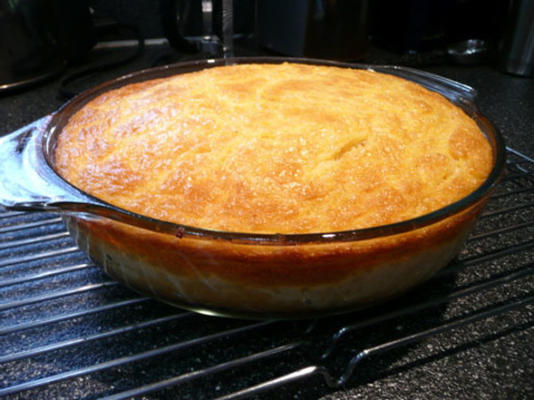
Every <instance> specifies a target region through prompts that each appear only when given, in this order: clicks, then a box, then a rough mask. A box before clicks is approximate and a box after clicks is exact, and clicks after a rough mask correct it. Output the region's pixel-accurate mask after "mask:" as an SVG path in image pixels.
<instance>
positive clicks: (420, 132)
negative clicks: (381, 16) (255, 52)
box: [55, 64, 492, 233]
mask: <svg viewBox="0 0 534 400" xmlns="http://www.w3.org/2000/svg"><path fill="white" fill-rule="evenodd" d="M55 155H56V166H57V168H58V171H59V172H60V174H61V175H62V176H64V177H65V178H66V179H67V180H68V181H69V182H71V183H72V184H74V185H75V186H77V187H79V188H81V189H83V190H85V191H87V192H89V193H91V194H93V195H95V196H97V197H99V198H101V199H103V200H106V201H108V202H110V203H112V204H115V205H117V206H119V207H122V208H126V209H129V210H131V211H134V212H137V213H139V214H143V215H148V216H151V217H154V218H158V219H163V220H167V221H172V222H176V223H180V224H185V225H192V226H197V227H202V228H211V229H220V230H229V231H241V232H280V233H303V232H318V231H323V232H325V231H337V230H346V229H356V228H363V227H369V226H376V225H383V224H387V223H392V222H397V221H401V220H405V219H409V218H412V217H416V216H419V215H422V214H425V213H427V212H429V211H432V210H435V209H437V208H440V207H443V206H445V205H447V204H449V203H451V202H453V201H455V200H458V199H460V198H462V197H464V196H466V195H467V194H469V193H470V192H472V191H473V190H474V189H476V188H477V187H478V186H479V185H480V184H481V183H482V181H483V180H484V179H485V178H486V176H487V175H488V173H489V171H490V169H491V164H492V157H491V149H490V146H489V144H488V143H487V141H486V139H485V138H484V137H483V135H482V133H481V132H480V130H479V129H478V127H477V125H476V124H475V122H474V121H473V120H471V119H470V118H469V117H468V116H466V115H465V114H464V112H463V111H462V110H461V109H459V108H458V107H456V106H454V105H453V104H451V103H450V102H449V101H447V100H446V99H444V98H443V97H442V96H440V95H438V94H436V93H432V92H430V91H428V90H426V89H424V88H422V87H421V86H418V85H416V84H414V83H411V82H408V81H405V80H402V79H399V78H396V77H393V76H389V75H384V74H380V73H376V72H371V71H359V70H350V69H342V68H334V67H319V66H308V65H295V64H282V65H267V64H255V65H254V64H249V65H239V66H230V67H218V68H212V69H208V70H204V71H201V72H196V73H191V74H184V75H178V76H175V77H171V78H167V79H160V80H154V81H148V82H144V83H139V84H134V85H129V86H125V87H123V88H121V89H118V90H114V91H110V92H108V93H106V94H104V95H101V96H100V97H97V98H96V99H94V100H93V101H91V102H90V103H88V104H87V105H86V106H85V107H84V108H83V109H81V110H80V111H78V112H77V113H76V114H75V115H74V116H73V117H72V118H71V119H70V121H69V123H68V125H67V126H66V127H65V129H64V131H63V132H62V133H61V134H60V137H59V139H58V145H57V148H56V154H55Z"/></svg>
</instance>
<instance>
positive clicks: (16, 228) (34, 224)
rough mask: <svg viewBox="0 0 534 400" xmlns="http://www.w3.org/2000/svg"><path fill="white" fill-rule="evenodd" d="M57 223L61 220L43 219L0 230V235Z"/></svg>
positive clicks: (57, 218) (55, 218)
mask: <svg viewBox="0 0 534 400" xmlns="http://www.w3.org/2000/svg"><path fill="white" fill-rule="evenodd" d="M59 223H61V218H60V217H54V218H48V219H44V220H41V221H36V222H27V223H23V224H17V225H9V226H6V227H3V228H0V234H3V233H8V232H15V231H21V230H23V229H30V228H39V227H41V226H45V225H53V224H59Z"/></svg>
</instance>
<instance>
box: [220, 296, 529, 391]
mask: <svg viewBox="0 0 534 400" xmlns="http://www.w3.org/2000/svg"><path fill="white" fill-rule="evenodd" d="M533 303H534V296H531V297H528V298H525V299H522V300H519V301H516V302H514V303H511V304H506V305H504V306H499V307H495V308H493V309H491V310H488V311H482V312H478V313H476V314H473V315H470V316H468V317H465V318H462V319H459V320H456V321H453V322H448V323H445V324H442V325H439V326H437V327H435V328H432V329H428V330H425V331H422V332H419V333H416V334H414V335H409V336H405V337H403V338H400V339H397V340H394V341H391V342H387V343H384V344H381V345H379V346H375V347H371V348H367V349H365V350H362V351H360V352H359V353H358V354H357V355H356V356H354V357H352V358H351V360H350V361H349V363H348V365H347V367H346V369H345V371H344V372H343V374H342V375H341V376H340V377H335V376H334V375H332V374H331V373H330V372H329V371H328V369H327V368H325V367H324V366H322V365H310V366H306V367H304V368H301V369H298V370H295V371H293V372H291V373H289V374H286V375H282V376H279V377H277V378H274V379H270V380H268V381H265V382H262V383H260V384H258V385H254V386H250V387H248V388H246V389H243V390H239V391H236V392H234V393H230V394H227V395H225V396H222V397H217V398H216V400H237V399H243V398H248V397H251V396H254V395H259V394H262V393H265V392H267V391H271V390H273V389H275V388H277V387H280V386H283V385H287V384H288V383H291V382H294V381H296V380H302V379H305V378H310V377H311V376H313V375H317V374H319V375H321V376H322V377H323V379H324V382H325V383H326V384H327V385H328V386H329V387H331V388H334V389H339V388H340V387H342V386H343V385H344V384H346V383H347V381H348V380H349V379H350V378H351V377H352V375H353V373H354V370H355V368H356V367H357V365H358V364H359V363H360V362H361V361H363V360H364V359H366V358H368V357H370V356H374V355H378V354H380V353H385V352H387V351H390V350H392V349H394V348H398V347H402V346H406V345H408V344H411V343H415V342H420V341H422V340H424V339H426V338H429V337H431V336H434V335H438V334H441V333H444V332H447V331H451V330H453V329H456V328H459V327H461V326H465V325H468V324H471V323H474V322H477V321H480V320H484V319H487V318H490V317H493V316H496V315H499V314H502V313H505V312H509V311H512V310H515V309H518V308H521V307H525V306H526V305H528V304H533Z"/></svg>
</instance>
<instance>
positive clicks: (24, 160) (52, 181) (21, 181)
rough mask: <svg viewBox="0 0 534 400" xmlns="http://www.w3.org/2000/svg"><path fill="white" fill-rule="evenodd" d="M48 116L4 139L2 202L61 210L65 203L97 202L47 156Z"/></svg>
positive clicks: (1, 144) (0, 163)
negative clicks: (73, 184) (67, 179)
mask: <svg viewBox="0 0 534 400" xmlns="http://www.w3.org/2000/svg"><path fill="white" fill-rule="evenodd" d="M51 118H52V114H51V115H47V116H45V117H43V118H41V119H38V120H37V121H34V122H32V123H30V124H29V125H26V126H24V127H22V128H20V129H18V130H16V131H15V132H12V133H10V134H7V135H5V136H3V137H1V138H0V204H1V205H3V206H5V207H8V208H11V209H17V210H41V211H58V210H59V209H62V205H63V204H64V203H74V204H82V203H83V204H87V203H90V204H91V203H93V204H94V205H97V203H98V202H97V201H93V200H92V199H90V198H89V197H88V196H85V195H83V194H82V193H81V192H80V193H77V190H76V189H74V188H73V187H71V186H70V185H68V184H67V183H66V182H65V181H63V180H62V179H61V178H60V177H59V176H57V174H56V173H55V172H54V171H53V170H52V168H50V166H49V165H48V163H47V162H46V160H45V159H44V155H43V151H42V150H43V149H42V146H43V140H42V138H43V136H42V133H43V130H45V129H46V127H47V125H48V122H49V121H50V119H51Z"/></svg>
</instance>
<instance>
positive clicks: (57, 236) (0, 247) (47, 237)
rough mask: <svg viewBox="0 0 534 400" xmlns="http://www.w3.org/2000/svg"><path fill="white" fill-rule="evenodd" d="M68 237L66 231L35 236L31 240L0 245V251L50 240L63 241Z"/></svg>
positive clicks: (13, 241)
mask: <svg viewBox="0 0 534 400" xmlns="http://www.w3.org/2000/svg"><path fill="white" fill-rule="evenodd" d="M68 237H69V233H68V232H67V231H65V232H58V233H52V234H50V235H40V236H36V237H33V238H26V239H20V240H11V241H7V242H2V243H0V250H3V249H14V248H16V247H20V246H26V245H30V244H36V243H43V242H49V241H51V240H56V239H63V238H68Z"/></svg>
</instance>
